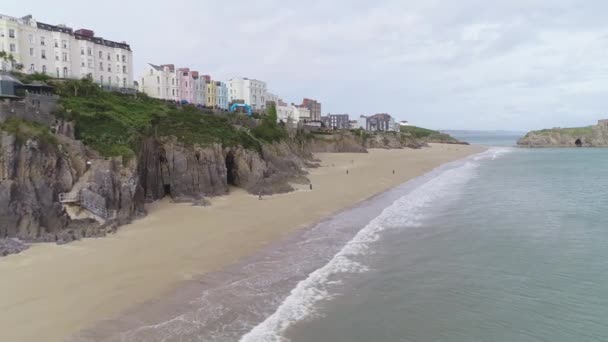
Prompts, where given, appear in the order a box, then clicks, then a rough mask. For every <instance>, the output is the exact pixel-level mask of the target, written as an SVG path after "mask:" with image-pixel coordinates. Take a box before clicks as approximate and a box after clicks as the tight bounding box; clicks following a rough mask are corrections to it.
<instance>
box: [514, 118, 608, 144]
mask: <svg viewBox="0 0 608 342" xmlns="http://www.w3.org/2000/svg"><path fill="white" fill-rule="evenodd" d="M517 145H518V146H521V147H608V125H606V124H604V123H602V122H600V123H598V125H596V126H589V127H580V128H553V129H544V130H540V131H532V132H529V133H528V134H526V135H525V136H524V137H523V138H521V139H519V141H517Z"/></svg>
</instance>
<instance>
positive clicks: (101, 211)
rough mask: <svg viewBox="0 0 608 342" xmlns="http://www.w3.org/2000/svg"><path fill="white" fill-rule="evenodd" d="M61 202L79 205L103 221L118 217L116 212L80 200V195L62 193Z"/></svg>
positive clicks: (88, 201)
mask: <svg viewBox="0 0 608 342" xmlns="http://www.w3.org/2000/svg"><path fill="white" fill-rule="evenodd" d="M59 202H61V203H77V204H78V205H79V206H81V207H82V208H84V209H86V210H88V211H90V212H92V213H93V214H95V215H97V216H99V217H101V218H103V219H106V220H109V219H114V218H116V216H117V211H116V210H108V209H107V208H105V207H102V206H99V205H96V204H95V203H94V202H92V201H90V200H87V199H82V198H80V196H79V195H78V194H73V193H60V194H59Z"/></svg>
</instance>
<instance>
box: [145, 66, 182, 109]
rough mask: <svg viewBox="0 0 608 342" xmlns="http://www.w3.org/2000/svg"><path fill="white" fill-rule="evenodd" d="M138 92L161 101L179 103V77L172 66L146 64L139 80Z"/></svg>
mask: <svg viewBox="0 0 608 342" xmlns="http://www.w3.org/2000/svg"><path fill="white" fill-rule="evenodd" d="M139 91H141V92H142V93H146V94H148V96H150V97H154V98H157V99H162V100H172V101H179V77H178V75H177V73H176V70H175V66H174V65H173V64H163V65H154V64H148V66H147V67H146V69H145V70H144V72H143V75H142V76H141V77H140V79H139Z"/></svg>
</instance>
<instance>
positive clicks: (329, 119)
mask: <svg viewBox="0 0 608 342" xmlns="http://www.w3.org/2000/svg"><path fill="white" fill-rule="evenodd" d="M321 121H322V122H323V125H324V126H325V127H326V128H331V129H350V118H349V117H348V114H327V115H326V116H322V117H321Z"/></svg>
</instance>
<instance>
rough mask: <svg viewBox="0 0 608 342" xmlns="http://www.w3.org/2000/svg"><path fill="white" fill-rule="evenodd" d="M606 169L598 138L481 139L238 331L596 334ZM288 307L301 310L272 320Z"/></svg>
mask: <svg viewBox="0 0 608 342" xmlns="http://www.w3.org/2000/svg"><path fill="white" fill-rule="evenodd" d="M607 169H608V150H606V149H541V150H528V149H514V148H506V149H505V148H503V149H494V150H492V151H490V152H489V154H488V153H486V155H485V156H483V157H476V158H474V159H470V160H468V161H466V162H464V163H463V164H461V165H457V166H454V167H453V168H452V169H450V170H447V171H444V172H442V173H440V174H439V175H437V176H436V177H435V178H433V179H431V180H428V181H427V182H426V183H424V184H422V185H420V186H419V187H418V188H417V189H416V190H414V191H412V192H410V193H408V194H405V195H404V196H403V197H402V198H401V199H398V200H397V201H396V202H395V203H394V204H393V205H391V206H389V207H387V209H385V211H384V212H383V213H382V214H381V215H380V216H379V217H378V218H376V219H374V220H373V221H372V222H371V223H370V224H368V226H367V227H366V228H364V230H366V229H371V230H373V234H372V235H370V234H368V235H369V236H368V237H371V238H368V239H357V237H356V238H355V239H353V241H354V242H353V241H351V243H350V244H349V245H350V247H349V248H351V249H352V247H354V246H358V247H361V246H363V247H362V248H361V249H362V250H357V251H354V250H349V251H346V252H344V251H343V253H342V255H341V256H340V258H341V261H342V262H341V264H342V265H343V266H342V267H329V268H328V269H326V270H325V273H326V276H325V277H319V276H318V275H317V276H316V277H312V278H314V279H312V280H311V279H310V278H311V277H309V279H307V280H306V281H304V282H302V283H300V287H302V289H299V290H298V289H296V290H294V291H292V292H291V296H290V298H288V299H287V300H286V302H287V303H288V304H289V305H286V308H284V309H286V310H283V311H282V310H281V309H279V310H278V311H277V313H275V317H270V318H269V319H267V321H266V322H264V323H262V324H261V325H259V326H258V327H256V329H254V331H253V332H252V333H250V335H248V336H246V338H244V339H243V340H244V341H250V340H251V341H253V340H265V341H281V340H291V341H294V342H300V341H302V342H303V341H608V272H607V270H608V252H607V251H608V215H606V208H608V195H607V194H608V177H606V170H607ZM370 227H371V228H370ZM368 233H369V232H368ZM347 247H348V245H347ZM345 261H347V262H345ZM330 264H331V262H330ZM353 266H355V267H353ZM307 281H309V284H304V283H306V282H307ZM290 299H292V300H293V302H300V303H308V304H307V305H299V306H297V305H294V303H293V302H292V303H290ZM290 310H291V311H294V310H296V311H297V310H300V311H305V314H302V315H300V316H298V319H297V320H296V321H293V320H292V321H289V322H283V323H282V324H281V323H280V321H281V319H280V317H281V316H288V315H286V313H287V312H289V311H290ZM273 320H274V322H273ZM277 322H279V323H277ZM271 330H274V331H275V332H277V331H278V332H277V333H276V334H275V333H268V332H269V331H271Z"/></svg>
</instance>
